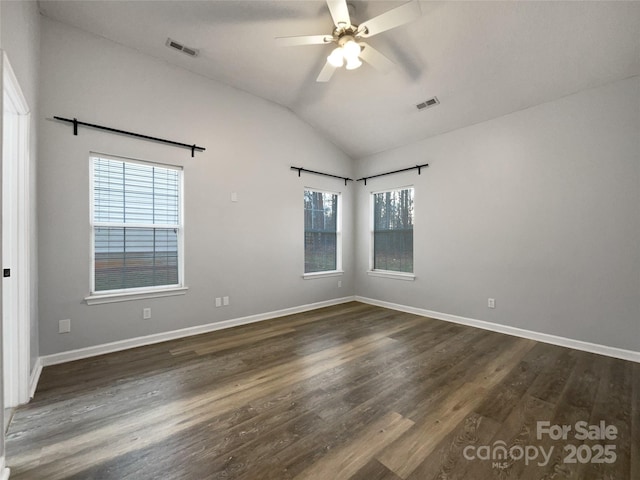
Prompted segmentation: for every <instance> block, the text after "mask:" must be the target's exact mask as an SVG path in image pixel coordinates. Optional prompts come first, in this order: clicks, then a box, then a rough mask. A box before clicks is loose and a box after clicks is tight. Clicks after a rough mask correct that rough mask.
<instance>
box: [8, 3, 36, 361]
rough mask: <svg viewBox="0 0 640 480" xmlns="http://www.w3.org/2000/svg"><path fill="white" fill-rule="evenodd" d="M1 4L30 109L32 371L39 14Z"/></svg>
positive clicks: (32, 8) (22, 6) (12, 57)
mask: <svg viewBox="0 0 640 480" xmlns="http://www.w3.org/2000/svg"><path fill="white" fill-rule="evenodd" d="M1 3H2V6H1V8H2V29H1V32H2V49H3V50H4V51H5V52H6V54H7V56H8V58H9V61H10V62H11V67H12V68H13V71H14V73H15V74H16V77H17V78H18V82H19V83H20V87H21V88H22V93H23V94H24V96H25V98H26V100H27V103H28V104H29V108H30V109H31V127H30V133H31V147H30V156H31V163H30V176H31V200H30V203H31V210H30V211H29V212H27V213H26V214H27V215H28V217H29V219H28V221H29V231H30V236H31V244H30V247H31V251H30V252H29V256H30V262H31V352H30V353H31V368H33V367H34V364H35V361H36V359H37V358H38V355H39V352H38V294H37V288H38V262H37V247H38V242H37V221H36V205H37V201H36V197H37V193H36V158H37V138H38V124H37V123H38V122H37V120H38V115H39V111H38V90H39V89H38V74H39V62H40V13H39V12H38V4H37V2H35V1H21V2H1Z"/></svg>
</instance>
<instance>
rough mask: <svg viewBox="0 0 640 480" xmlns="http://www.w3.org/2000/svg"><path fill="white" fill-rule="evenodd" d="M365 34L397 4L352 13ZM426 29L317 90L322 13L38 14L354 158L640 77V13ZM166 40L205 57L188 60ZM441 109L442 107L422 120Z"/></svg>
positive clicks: (382, 41)
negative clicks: (208, 84) (291, 39)
mask: <svg viewBox="0 0 640 480" xmlns="http://www.w3.org/2000/svg"><path fill="white" fill-rule="evenodd" d="M349 3H353V5H354V7H355V13H354V14H353V15H352V22H353V23H355V24H358V23H361V22H362V21H364V20H367V19H369V18H371V17H373V16H376V15H379V14H380V13H383V12H385V11H387V10H389V9H391V8H394V7H397V6H399V5H402V4H403V3H405V0H402V1H376V0H372V1H360V0H354V1H350V2H349ZM420 5H421V8H422V13H423V15H422V17H421V18H420V19H418V20H417V21H415V22H413V23H411V24H408V25H405V26H402V27H398V28H397V29H394V30H390V31H387V32H384V33H381V34H380V35H377V36H374V37H371V38H370V39H369V40H368V43H370V44H371V45H372V46H373V47H375V48H377V49H378V50H380V51H381V52H382V53H384V54H385V55H387V56H388V57H389V58H391V59H392V60H394V61H395V62H396V64H397V68H396V69H395V70H394V71H392V72H391V73H389V74H386V75H384V74H381V73H379V72H377V71H376V70H374V69H372V68H371V67H370V66H369V65H366V64H365V65H363V66H362V67H361V68H359V69H358V70H354V71H346V70H344V69H340V70H338V71H336V73H335V74H334V76H333V78H332V79H331V81H330V82H329V83H327V84H323V83H316V81H315V78H316V76H317V75H318V73H319V71H320V69H321V68H322V66H323V65H324V62H325V59H326V56H327V55H328V54H329V53H330V51H331V47H330V46H325V45H311V46H303V47H278V46H276V45H275V42H274V37H277V36H290V35H307V34H308V35H310V34H330V33H331V31H332V28H333V23H332V20H331V16H330V14H329V10H328V8H327V6H326V4H325V2H324V1H323V0H313V1H305V0H288V1H267V0H262V1H242V0H229V1H220V0H217V1H119V2H115V1H53V0H47V1H41V2H40V10H41V12H42V14H43V15H45V16H47V17H50V18H53V19H55V20H59V21H61V22H64V23H67V24H70V25H73V26H76V27H79V28H81V29H83V30H86V31H88V32H92V33H94V34H97V35H100V36H103V37H106V38H108V39H111V40H114V41H116V42H118V43H121V44H124V45H126V46H129V47H132V48H135V49H137V50H139V51H141V52H143V53H146V54H149V55H152V56H154V57H157V58H161V59H163V60H166V61H167V62H170V63H172V64H175V65H178V66H180V67H183V68H186V69H188V70H191V71H193V72H197V73H199V74H202V75H204V76H207V77H209V78H212V79H215V80H219V81H222V82H224V83H227V84H230V85H233V86H235V87H237V88H240V89H242V90H246V91H248V92H251V93H253V94H255V95H258V96H260V97H263V98H266V99H268V100H271V101H274V102H276V103H279V104H281V105H283V106H285V107H288V108H290V109H291V110H293V111H294V112H295V113H296V114H297V115H298V116H299V117H300V118H302V119H303V120H305V121H306V122H308V123H309V124H311V125H312V126H313V127H315V128H316V129H317V130H318V131H320V132H321V133H322V134H323V135H324V136H325V137H327V138H328V139H329V140H331V141H332V142H333V143H335V144H336V145H337V146H339V147H340V148H341V149H342V150H343V151H344V152H346V153H347V154H348V155H350V156H351V157H353V158H360V157H363V156H366V155H369V154H372V153H375V152H379V151H383V150H387V149H390V148H393V147H396V146H399V145H403V144H406V143H410V142H413V141H416V140H418V139H422V138H426V137H430V136H433V135H437V134H440V133H443V132H446V131H450V130H453V129H457V128H461V127H464V126H468V125H472V124H474V123H478V122H481V121H484V120H487V119H490V118H495V117H498V116H501V115H504V114H507V113H510V112H514V111H516V110H520V109H523V108H526V107H529V106H532V105H536V104H540V103H543V102H546V101H550V100H554V99H557V98H560V97H562V96H564V95H568V94H571V93H574V92H577V91H580V90H583V89H585V88H589V87H593V86H597V85H601V84H604V83H607V82H610V81H613V80H617V79H621V78H626V77H629V76H632V75H638V74H640V2H613V3H612V2H521V1H517V2H516V1H508V2H507V1H504V2H485V1H479V2H420ZM167 37H171V38H173V39H175V40H177V41H179V42H181V43H183V44H185V45H187V46H190V47H193V48H197V49H199V50H200V55H199V56H198V57H197V58H191V57H188V56H186V55H184V54H182V53H180V52H176V51H174V50H171V49H169V48H167V47H166V46H165V41H166V39H167ZM434 95H435V96H437V97H438V98H439V99H440V101H441V104H440V105H438V106H437V107H435V108H431V109H426V110H422V111H418V110H417V109H416V107H415V105H416V104H417V103H420V102H421V101H423V100H425V99H427V98H429V97H432V96H434Z"/></svg>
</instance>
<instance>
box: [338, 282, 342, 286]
mask: <svg viewBox="0 0 640 480" xmlns="http://www.w3.org/2000/svg"><path fill="white" fill-rule="evenodd" d="M338 288H342V280H338Z"/></svg>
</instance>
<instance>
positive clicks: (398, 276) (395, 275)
mask: <svg viewBox="0 0 640 480" xmlns="http://www.w3.org/2000/svg"><path fill="white" fill-rule="evenodd" d="M367 275H370V276H372V277H383V278H392V279H394V280H405V281H407V282H413V281H414V280H415V279H416V276H415V275H414V274H413V273H402V272H391V271H388V270H369V271H368V272H367Z"/></svg>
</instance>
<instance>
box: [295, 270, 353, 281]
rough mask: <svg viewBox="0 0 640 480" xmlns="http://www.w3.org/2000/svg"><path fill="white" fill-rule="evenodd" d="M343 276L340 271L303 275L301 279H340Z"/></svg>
mask: <svg viewBox="0 0 640 480" xmlns="http://www.w3.org/2000/svg"><path fill="white" fill-rule="evenodd" d="M343 274H344V272H343V271H342V270H332V271H330V272H313V273H305V274H304V275H302V278H304V279H305V280H313V279H314V278H326V277H341V276H342V275H343Z"/></svg>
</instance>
